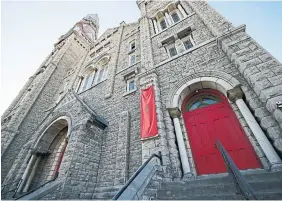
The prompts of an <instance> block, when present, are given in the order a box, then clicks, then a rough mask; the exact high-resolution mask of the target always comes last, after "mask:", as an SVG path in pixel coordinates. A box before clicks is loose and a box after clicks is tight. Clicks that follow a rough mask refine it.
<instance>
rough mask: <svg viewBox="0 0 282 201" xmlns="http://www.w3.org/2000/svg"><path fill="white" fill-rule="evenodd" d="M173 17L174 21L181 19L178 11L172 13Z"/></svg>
mask: <svg viewBox="0 0 282 201" xmlns="http://www.w3.org/2000/svg"><path fill="white" fill-rule="evenodd" d="M171 18H172V20H173V22H174V23H176V22H178V21H179V20H180V18H179V15H178V14H177V12H176V11H175V12H172V13H171Z"/></svg>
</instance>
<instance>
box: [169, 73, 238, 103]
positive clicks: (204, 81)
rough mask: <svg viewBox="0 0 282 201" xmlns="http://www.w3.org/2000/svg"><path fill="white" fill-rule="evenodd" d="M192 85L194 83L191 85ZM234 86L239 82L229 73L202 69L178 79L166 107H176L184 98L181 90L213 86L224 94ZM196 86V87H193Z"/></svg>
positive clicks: (187, 90) (188, 90) (190, 90)
mask: <svg viewBox="0 0 282 201" xmlns="http://www.w3.org/2000/svg"><path fill="white" fill-rule="evenodd" d="M192 85H196V86H194V87H192ZM236 86H240V82H239V81H238V80H237V79H235V78H234V77H232V76H231V75H229V74H227V73H224V72H220V71H202V72H198V73H194V74H191V75H190V76H188V77H186V78H184V79H183V80H180V81H179V82H178V83H176V84H175V85H174V87H173V88H171V90H170V92H169V94H168V99H167V103H166V107H167V108H174V107H178V104H179V101H183V100H184V98H185V97H184V96H183V95H182V96H181V93H182V92H183V91H186V92H188V93H190V92H193V91H195V90H196V89H201V88H213V89H217V90H219V91H220V92H222V93H224V94H225V95H226V91H227V90H230V89H232V88H234V87H236ZM195 87H196V88H195Z"/></svg>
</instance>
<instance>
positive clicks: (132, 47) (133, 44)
mask: <svg viewBox="0 0 282 201" xmlns="http://www.w3.org/2000/svg"><path fill="white" fill-rule="evenodd" d="M135 48H136V46H135V41H133V42H131V43H130V51H132V50H135Z"/></svg>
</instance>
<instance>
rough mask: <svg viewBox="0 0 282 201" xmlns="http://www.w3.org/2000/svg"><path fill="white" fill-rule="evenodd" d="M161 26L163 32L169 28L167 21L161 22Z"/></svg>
mask: <svg viewBox="0 0 282 201" xmlns="http://www.w3.org/2000/svg"><path fill="white" fill-rule="evenodd" d="M160 25H161V28H162V30H164V29H166V28H167V26H166V22H165V20H164V19H163V20H162V21H160Z"/></svg>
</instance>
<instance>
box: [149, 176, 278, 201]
mask: <svg viewBox="0 0 282 201" xmlns="http://www.w3.org/2000/svg"><path fill="white" fill-rule="evenodd" d="M243 176H244V178H245V179H246V180H247V182H248V183H249V184H250V186H251V187H252V188H253V190H254V192H255V195H256V196H257V199H259V200H263V199H270V200H275V199H280V200H281V199H282V172H266V171H251V172H245V173H244V174H243ZM152 199H156V200H234V199H236V200H242V199H244V197H243V196H242V195H241V194H240V193H238V190H237V189H236V186H235V184H234V183H233V181H232V179H231V178H230V177H228V175H227V174H225V175H221V176H220V175H218V176H214V177H211V176H200V177H197V179H194V180H190V181H175V182H162V183H161V185H160V188H159V189H158V190H157V191H156V196H154V197H152Z"/></svg>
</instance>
